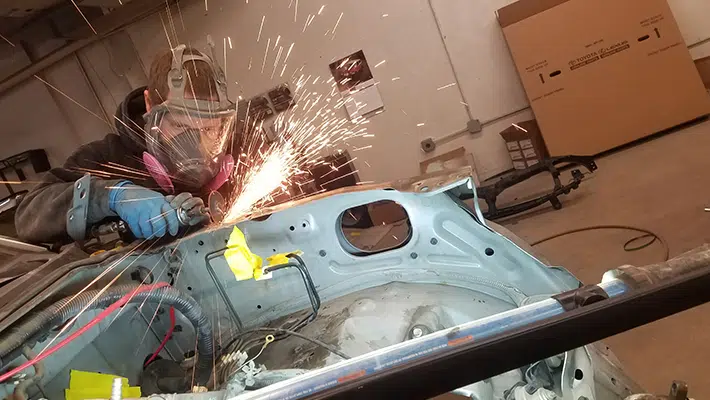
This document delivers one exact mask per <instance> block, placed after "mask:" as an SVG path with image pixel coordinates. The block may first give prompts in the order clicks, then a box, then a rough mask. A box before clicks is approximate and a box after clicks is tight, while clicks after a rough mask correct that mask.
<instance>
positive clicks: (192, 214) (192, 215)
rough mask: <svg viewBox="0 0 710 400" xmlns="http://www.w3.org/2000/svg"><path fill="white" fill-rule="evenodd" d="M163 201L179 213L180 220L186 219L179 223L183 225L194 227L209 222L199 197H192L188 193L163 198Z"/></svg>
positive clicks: (203, 204)
mask: <svg viewBox="0 0 710 400" xmlns="http://www.w3.org/2000/svg"><path fill="white" fill-rule="evenodd" d="M165 200H167V201H168V202H169V203H170V206H171V207H172V208H174V209H176V210H178V212H179V213H181V217H182V218H186V220H182V221H181V222H182V223H183V224H187V225H189V226H195V225H201V224H206V223H208V222H210V216H209V214H208V213H207V210H206V208H205V203H204V202H203V201H202V199H201V198H199V197H193V196H192V195H191V194H190V193H180V194H179V195H177V196H165Z"/></svg>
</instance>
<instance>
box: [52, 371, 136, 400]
mask: <svg viewBox="0 0 710 400" xmlns="http://www.w3.org/2000/svg"><path fill="white" fill-rule="evenodd" d="M114 378H121V382H122V384H123V385H122V388H121V393H122V395H123V398H124V399H128V398H140V397H141V388H140V387H131V386H128V379H126V378H123V377H120V376H116V375H109V374H99V373H96V372H85V371H75V370H71V372H70V373H69V389H66V390H65V391H64V397H65V398H66V400H85V399H108V398H110V397H111V386H112V385H113V380H114Z"/></svg>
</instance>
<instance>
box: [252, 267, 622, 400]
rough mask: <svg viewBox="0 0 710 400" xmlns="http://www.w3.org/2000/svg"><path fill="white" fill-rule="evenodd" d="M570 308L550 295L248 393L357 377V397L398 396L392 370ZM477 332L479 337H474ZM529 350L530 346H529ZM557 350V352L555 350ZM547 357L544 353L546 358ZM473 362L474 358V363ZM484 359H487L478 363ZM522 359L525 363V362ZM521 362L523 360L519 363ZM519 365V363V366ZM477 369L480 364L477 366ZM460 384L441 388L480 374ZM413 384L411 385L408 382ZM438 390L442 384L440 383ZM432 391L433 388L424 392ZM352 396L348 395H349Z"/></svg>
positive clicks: (417, 394) (297, 391)
mask: <svg viewBox="0 0 710 400" xmlns="http://www.w3.org/2000/svg"><path fill="white" fill-rule="evenodd" d="M600 286H601V287H602V289H604V290H605V291H606V292H607V294H608V295H609V296H610V297H612V296H619V295H620V294H622V293H624V292H626V290H627V286H626V284H624V283H623V282H622V281H620V280H612V281H610V282H608V283H604V284H602V285H600ZM564 313H565V310H564V308H563V307H562V305H561V304H560V303H559V302H558V301H557V300H555V299H552V298H550V299H546V300H543V301H540V302H537V303H534V304H530V305H527V306H523V307H520V308H516V309H513V310H510V311H507V312H503V313H500V314H496V315H492V316H490V317H487V318H482V319H479V320H476V321H472V322H469V323H466V324H463V325H459V326H457V327H454V328H451V329H445V330H442V331H439V332H435V333H432V334H430V335H427V336H424V337H421V338H418V339H413V340H409V341H406V342H403V343H400V344H398V345H394V346H390V347H387V348H384V349H381V350H377V351H374V352H371V353H367V354H364V355H362V356H359V357H356V358H353V359H351V360H348V361H344V362H341V363H338V364H334V365H331V366H328V367H325V368H323V369H320V370H317V371H314V372H311V373H308V374H305V375H303V376H301V377H298V378H296V379H294V380H293V381H291V382H289V384H280V385H273V386H269V387H268V388H266V389H265V390H263V391H257V392H254V397H249V396H247V397H245V399H250V398H259V399H262V398H263V399H285V400H292V399H304V398H325V397H328V398H329V397H330V396H334V395H339V396H340V395H343V394H344V393H345V394H347V393H350V394H353V393H352V392H350V391H351V389H352V388H351V384H350V383H353V384H354V385H355V386H354V389H355V392H357V393H354V394H353V395H354V397H357V398H367V396H373V397H376V398H377V397H383V396H384V397H388V398H391V397H392V393H390V392H389V391H388V390H386V389H385V388H383V387H382V385H381V384H379V382H380V381H386V378H385V377H386V376H387V375H389V374H391V373H394V372H396V371H406V370H408V369H409V368H410V367H411V366H412V364H413V363H414V364H419V363H421V362H425V361H426V360H430V359H432V358H434V357H441V356H442V355H448V354H450V353H452V352H458V351H459V349H460V348H467V347H469V346H470V345H472V344H473V345H474V346H476V345H477V344H478V343H480V341H481V340H484V339H487V338H491V337H496V336H498V335H501V334H504V333H506V332H510V331H511V330H515V329H521V328H524V327H528V326H533V325H534V324H536V323H538V322H540V321H544V320H547V319H550V318H552V317H555V316H559V315H562V314H564ZM474 338H475V340H474ZM523 353H525V352H523ZM505 354H506V356H505V357H501V358H506V359H507V358H508V356H509V355H508V353H507V352H506V353H505ZM555 354H556V353H555ZM542 358H544V357H541V358H540V359H542ZM472 365H473V364H472ZM475 365H479V366H480V365H482V364H475ZM521 365H522V364H521ZM518 366H519V365H518ZM513 368H515V367H513ZM474 369H475V368H474ZM479 369H480V370H482V371H484V370H485V371H487V369H488V368H485V369H484V368H479ZM461 372H462V373H463V374H464V376H466V377H467V376H468V374H469V373H471V368H463V369H461V370H460V373H461ZM406 375H408V377H404V378H405V379H411V380H412V381H415V380H417V377H415V376H412V375H409V374H408V373H406ZM436 379H438V378H434V377H427V378H424V377H420V379H419V384H414V385H412V384H410V385H409V387H407V388H404V387H401V386H392V387H397V388H398V392H397V396H396V397H398V398H429V397H432V396H431V395H432V391H431V390H423V388H421V387H418V388H417V389H414V390H410V388H412V387H416V386H422V385H425V386H428V387H430V386H436V384H434V383H433V381H435V380H436ZM464 379H465V380H466V381H465V382H464V383H462V384H459V385H458V386H452V387H450V388H446V389H444V390H441V391H440V392H437V393H435V394H434V395H436V394H438V393H443V392H446V391H449V390H453V389H456V388H457V387H461V386H465V385H467V384H470V383H473V382H476V381H477V380H478V379H476V380H474V379H471V380H468V379H467V378H464ZM364 381H368V382H371V383H372V384H373V385H375V384H376V385H377V386H378V389H377V390H384V391H382V392H379V394H378V392H377V391H370V390H367V394H364V393H362V392H361V391H360V390H361V389H362V387H361V386H362V383H363V382H364ZM404 386H407V385H404ZM436 390H437V391H438V390H439V388H437V389H436ZM424 392H426V393H427V394H426V395H425V394H423V393H424ZM346 397H347V396H346Z"/></svg>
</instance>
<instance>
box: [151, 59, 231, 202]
mask: <svg viewBox="0 0 710 400" xmlns="http://www.w3.org/2000/svg"><path fill="white" fill-rule="evenodd" d="M184 50H185V46H179V47H178V48H176V49H175V50H174V51H173V54H174V56H173V65H172V69H171V70H170V72H169V73H168V87H169V89H170V92H169V95H168V99H167V100H166V101H165V102H164V103H162V104H159V105H156V106H154V107H151V110H150V112H149V113H147V114H146V115H145V116H144V118H145V121H146V126H145V131H146V147H147V152H145V153H144V154H143V161H144V163H145V165H146V167H147V169H148V171H149V172H150V174H151V175H152V176H153V178H154V179H155V181H156V182H157V183H158V185H160V186H161V188H162V189H163V190H165V191H166V192H168V193H172V192H174V191H175V185H178V186H179V187H183V188H187V189H189V190H193V191H207V192H209V191H213V190H217V189H219V187H221V186H222V185H223V184H224V183H225V182H226V181H227V180H228V179H229V175H230V174H231V172H232V169H233V168H234V161H233V158H232V156H231V155H229V154H227V146H228V144H229V143H230V141H231V139H232V134H233V131H234V129H235V127H236V118H237V113H236V109H235V107H236V106H235V105H234V104H233V103H231V102H229V100H228V99H227V93H226V82H225V81H224V75H223V73H222V70H221V69H219V67H215V65H214V64H213V62H212V60H211V59H210V58H209V57H207V56H205V55H204V54H184ZM192 61H195V62H197V61H200V62H205V63H207V64H209V65H210V67H212V68H211V69H212V70H213V71H214V72H215V73H214V77H212V79H214V83H215V85H214V87H216V91H215V93H214V94H213V96H211V98H210V99H207V100H204V99H194V98H186V96H185V88H186V87H188V86H189V85H190V84H191V83H190V82H189V78H188V77H187V74H186V73H185V72H184V68H183V65H184V64H185V63H188V62H192ZM188 93H192V90H188Z"/></svg>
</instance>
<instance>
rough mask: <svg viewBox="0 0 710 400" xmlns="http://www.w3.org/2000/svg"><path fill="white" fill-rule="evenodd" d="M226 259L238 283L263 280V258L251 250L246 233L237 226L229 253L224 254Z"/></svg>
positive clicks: (231, 237)
mask: <svg viewBox="0 0 710 400" xmlns="http://www.w3.org/2000/svg"><path fill="white" fill-rule="evenodd" d="M224 258H225V259H226V260H227V265H229V269H231V270H232V273H233V274H234V277H235V278H237V280H238V281H244V280H247V279H251V278H256V279H259V278H261V276H262V270H261V265H262V264H263V262H264V261H263V260H262V258H261V257H259V256H258V255H256V254H254V253H252V252H251V250H249V246H247V240H246V238H245V237H244V233H242V231H240V230H239V228H237V227H236V226H235V227H234V230H233V231H232V234H231V235H229V241H228V242H227V251H225V252H224Z"/></svg>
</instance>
